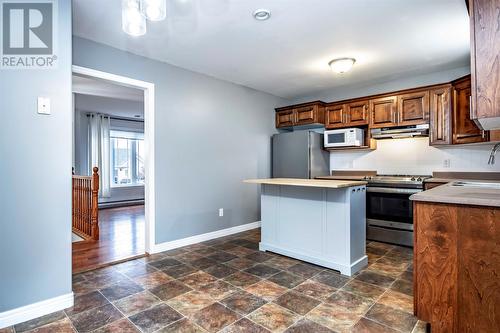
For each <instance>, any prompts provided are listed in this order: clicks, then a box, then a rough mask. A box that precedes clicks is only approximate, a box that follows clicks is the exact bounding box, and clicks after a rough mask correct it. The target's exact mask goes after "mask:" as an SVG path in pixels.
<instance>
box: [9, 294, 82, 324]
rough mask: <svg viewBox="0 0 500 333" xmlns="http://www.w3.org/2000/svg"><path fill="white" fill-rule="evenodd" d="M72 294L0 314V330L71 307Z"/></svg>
mask: <svg viewBox="0 0 500 333" xmlns="http://www.w3.org/2000/svg"><path fill="white" fill-rule="evenodd" d="M73 301H74V297H73V292H71V293H69V294H65V295H61V296H57V297H54V298H49V299H47V300H44V301H40V302H36V303H33V304H28V305H25V306H21V307H19V308H16V309H12V310H8V311H5V312H0V329H2V328H5V327H9V326H12V325H16V324H19V323H22V322H25V321H28V320H31V319H35V318H38V317H41V316H45V315H48V314H50V313H53V312H56V311H61V310H64V309H66V308H70V307H72V306H73Z"/></svg>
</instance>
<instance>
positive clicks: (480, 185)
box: [451, 182, 500, 189]
mask: <svg viewBox="0 0 500 333" xmlns="http://www.w3.org/2000/svg"><path fill="white" fill-rule="evenodd" d="M451 186H458V187H476V188H477V187H478V188H488V189H500V182H499V183H487V182H454V183H453V184H451Z"/></svg>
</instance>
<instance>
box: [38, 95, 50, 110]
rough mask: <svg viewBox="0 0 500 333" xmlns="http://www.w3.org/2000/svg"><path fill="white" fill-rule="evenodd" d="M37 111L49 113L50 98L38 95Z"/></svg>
mask: <svg viewBox="0 0 500 333" xmlns="http://www.w3.org/2000/svg"><path fill="white" fill-rule="evenodd" d="M38 113H39V114H50V98H48V97H38Z"/></svg>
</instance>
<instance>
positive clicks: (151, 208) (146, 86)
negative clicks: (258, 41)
mask: <svg viewBox="0 0 500 333" xmlns="http://www.w3.org/2000/svg"><path fill="white" fill-rule="evenodd" d="M73 74H78V75H82V76H87V77H91V78H95V79H99V80H104V81H109V82H113V83H115V84H119V85H121V86H125V87H130V88H136V89H142V90H144V144H145V146H146V161H145V165H146V181H145V185H144V197H145V216H144V217H145V225H146V226H145V227H146V232H145V236H146V242H145V244H146V252H147V253H151V251H152V250H153V248H154V247H155V148H154V147H155V140H154V138H155V133H154V128H155V127H154V124H155V85H154V84H153V83H150V82H146V81H140V80H136V79H132V78H129V77H125V76H120V75H116V74H111V73H106V72H101V71H98V70H95V69H91V68H85V67H80V66H75V65H73Z"/></svg>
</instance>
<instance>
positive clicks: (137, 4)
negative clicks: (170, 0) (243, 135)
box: [122, 0, 167, 37]
mask: <svg viewBox="0 0 500 333" xmlns="http://www.w3.org/2000/svg"><path fill="white" fill-rule="evenodd" d="M166 14H167V0H122V29H123V31H125V32H126V33H127V34H129V35H131V36H134V37H137V36H142V35H144V34H146V31H147V20H150V21H153V22H158V21H162V20H164V19H165V17H166Z"/></svg>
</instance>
